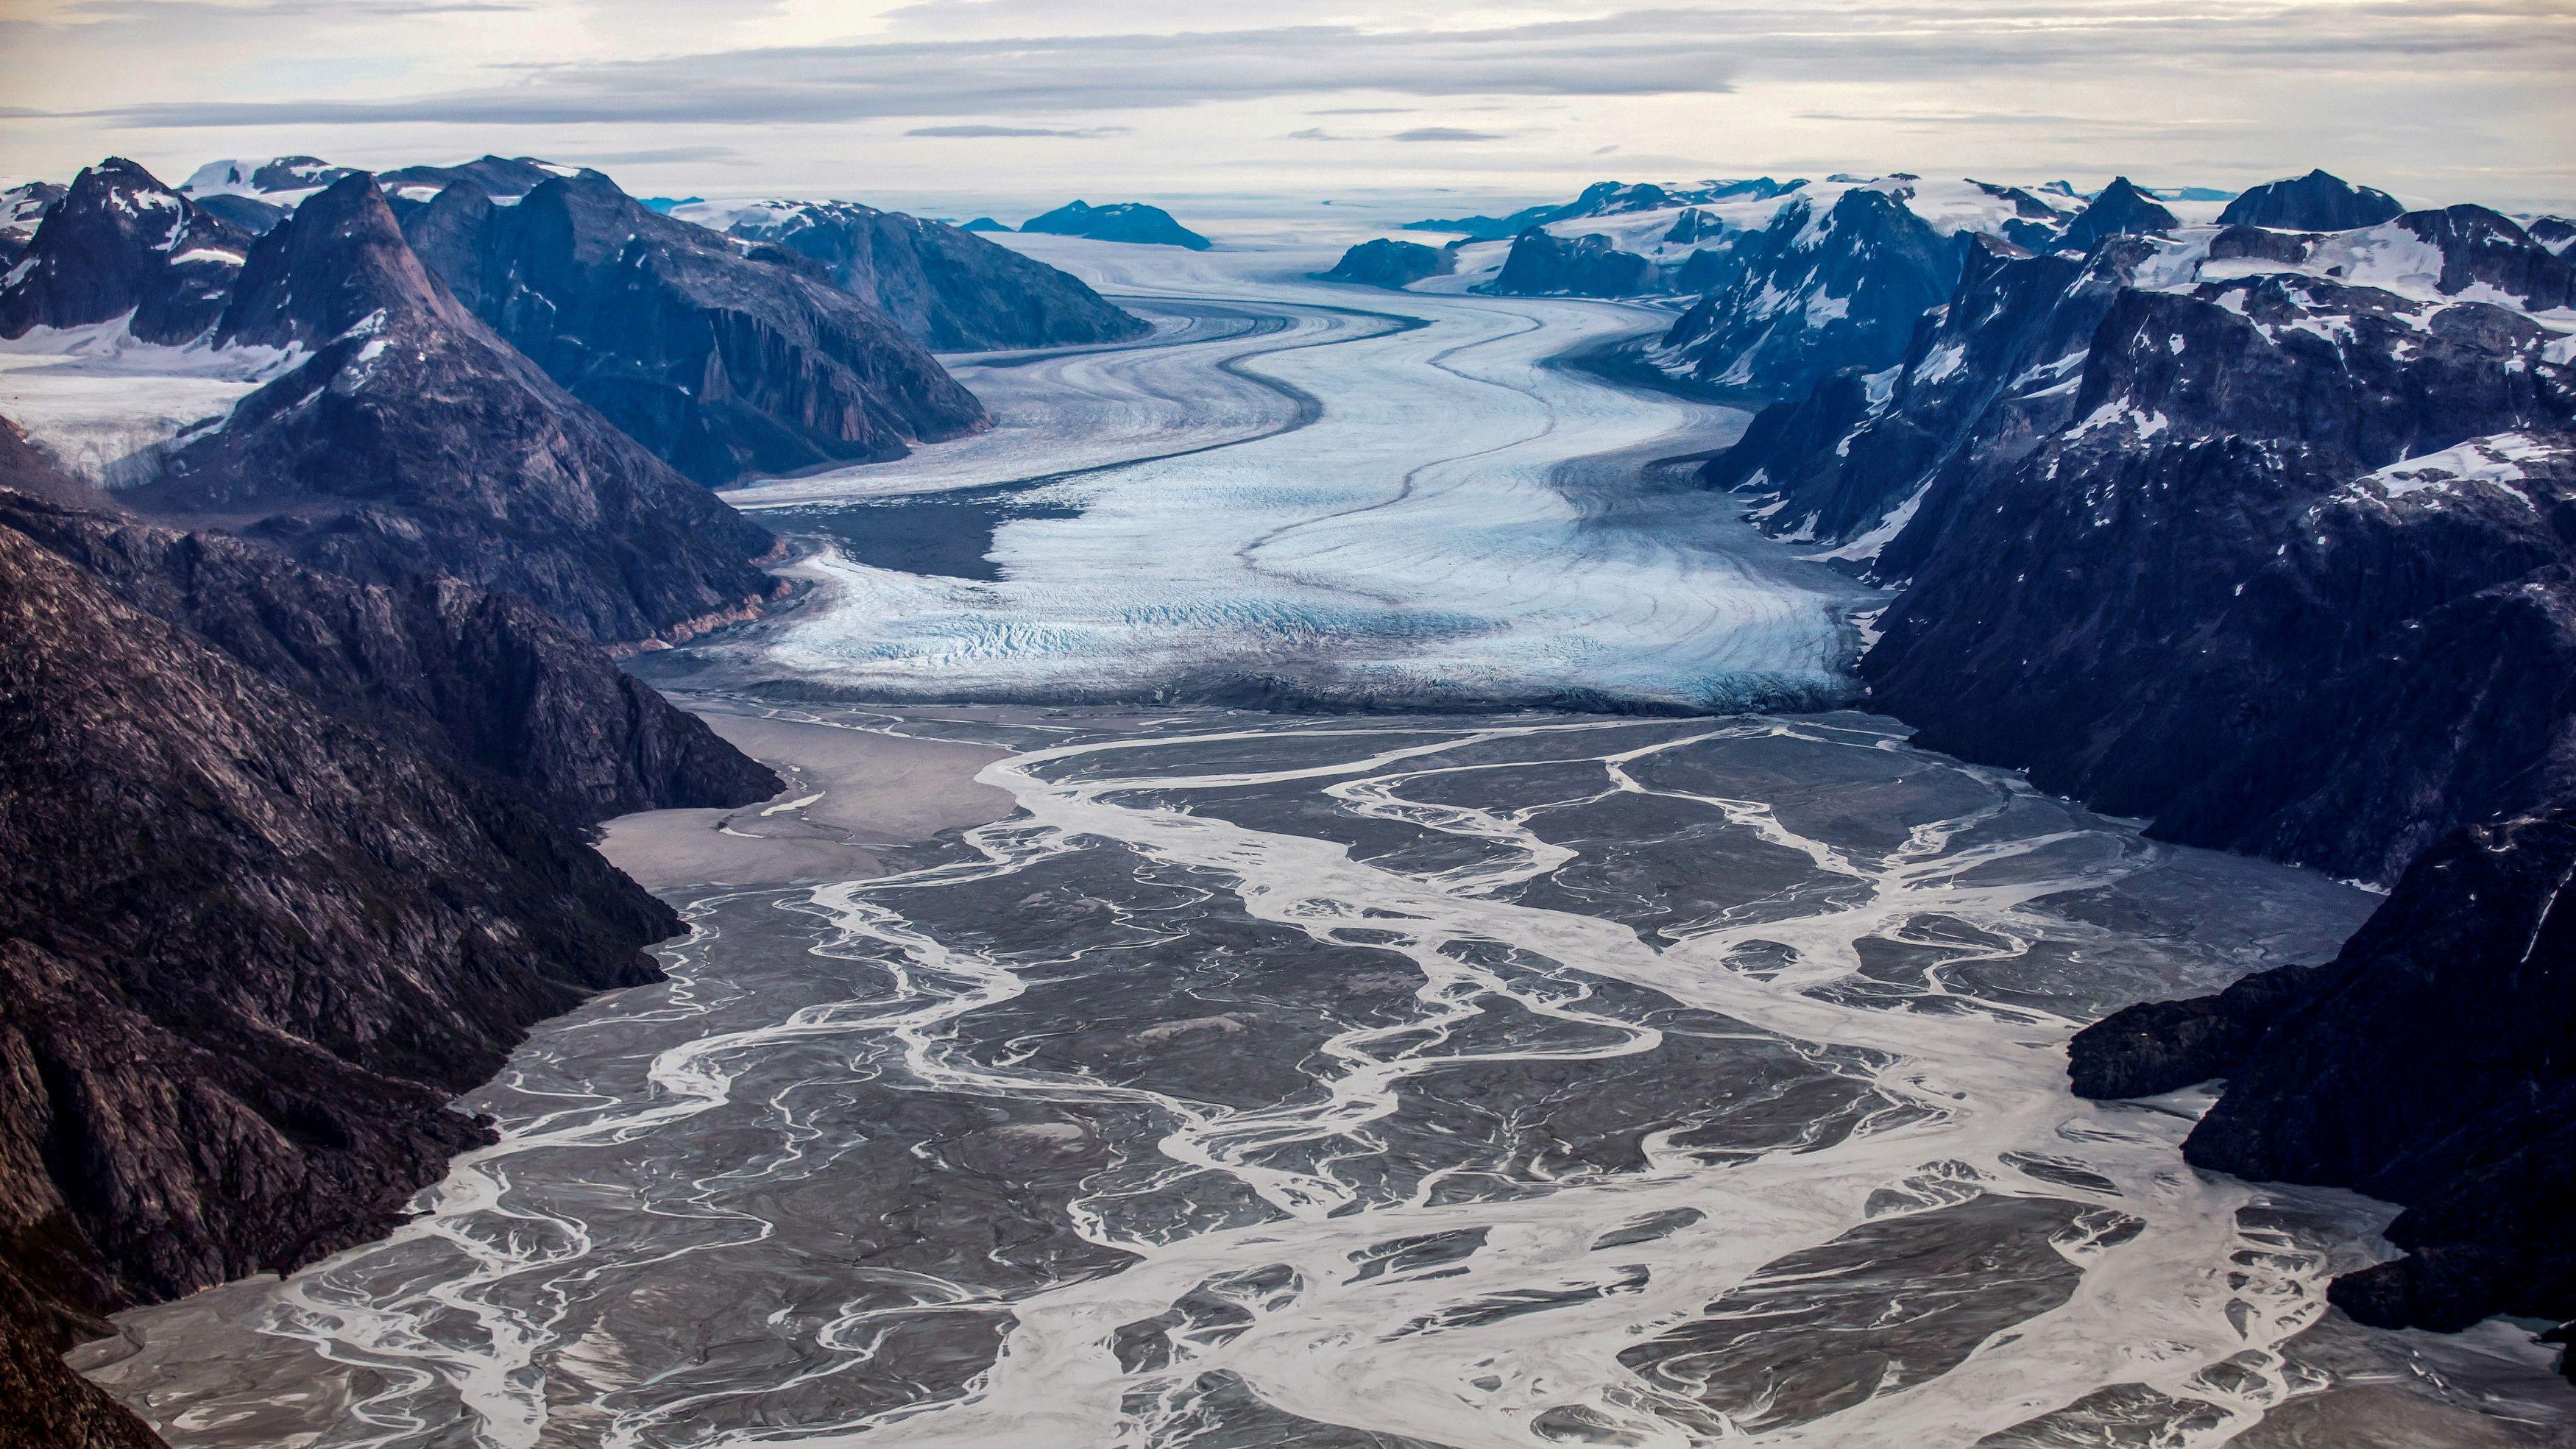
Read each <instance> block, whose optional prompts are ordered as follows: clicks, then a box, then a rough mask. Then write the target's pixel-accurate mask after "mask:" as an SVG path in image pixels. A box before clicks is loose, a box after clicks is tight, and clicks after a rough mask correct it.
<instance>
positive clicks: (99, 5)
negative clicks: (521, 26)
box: [44, 0, 536, 25]
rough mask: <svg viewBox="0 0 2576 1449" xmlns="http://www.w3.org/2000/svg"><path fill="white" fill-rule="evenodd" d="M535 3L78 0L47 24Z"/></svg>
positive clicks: (409, 13) (471, 11) (361, 15)
mask: <svg viewBox="0 0 2576 1449" xmlns="http://www.w3.org/2000/svg"><path fill="white" fill-rule="evenodd" d="M535 8H536V7H535V6H534V5H532V4H527V3H522V0H256V3H252V4H223V3H218V0H79V3H76V4H72V5H66V6H64V7H62V8H61V9H59V10H57V11H55V12H54V13H53V14H52V15H51V16H49V17H47V19H46V21H45V22H44V23H47V24H53V25H117V24H131V23H134V22H137V21H141V22H149V23H158V22H163V21H168V20H173V19H179V18H189V19H196V18H207V19H215V20H225V21H249V20H260V19H266V18H271V17H278V18H285V19H295V20H312V19H323V20H339V21H358V20H400V19H409V18H412V17H416V16H426V15H479V14H498V13H525V12H527V11H530V10H533V9H535Z"/></svg>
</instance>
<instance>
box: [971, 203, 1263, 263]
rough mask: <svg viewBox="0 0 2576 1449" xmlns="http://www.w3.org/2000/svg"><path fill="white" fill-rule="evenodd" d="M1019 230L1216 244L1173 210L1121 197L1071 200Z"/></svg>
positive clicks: (1201, 246)
mask: <svg viewBox="0 0 2576 1449" xmlns="http://www.w3.org/2000/svg"><path fill="white" fill-rule="evenodd" d="M1020 230H1022V231H1024V232H1043V233H1047V234H1050V235H1054V236H1081V237H1089V238H1091V239H1092V240H1093V241H1106V242H1134V243H1141V244H1143V245H1146V246H1167V247H1187V248H1189V249H1190V250H1191V251H1194V252H1203V251H1206V250H1207V249H1208V248H1209V247H1212V246H1214V245H1216V244H1215V243H1214V242H1211V241H1209V240H1208V239H1207V238H1206V237H1203V236H1201V235H1199V234H1198V233H1197V232H1194V231H1192V230H1190V229H1189V228H1188V227H1185V226H1183V225H1181V224H1180V223H1179V222H1177V221H1174V220H1173V219H1172V214H1171V213H1170V212H1168V211H1165V210H1163V209H1162V208H1161V207H1159V206H1147V205H1146V204H1144V203H1143V202H1141V201H1118V202H1112V203H1110V204H1109V205H1107V206H1093V205H1092V204H1091V203H1089V202H1087V201H1071V202H1067V203H1065V204H1064V205H1062V206H1059V207H1057V208H1056V209H1055V210H1053V211H1049V212H1043V213H1040V214H1039V215H1037V216H1033V217H1030V218H1029V219H1028V220H1026V221H1024V222H1021V223H1020Z"/></svg>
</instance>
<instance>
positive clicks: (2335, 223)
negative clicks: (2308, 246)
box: [2218, 171, 2406, 231]
mask: <svg viewBox="0 0 2576 1449" xmlns="http://www.w3.org/2000/svg"><path fill="white" fill-rule="evenodd" d="M2405 211H2406V208H2405V207H2403V206H2400V205H2398V204H2397V198H2395V197H2393V196H2390V195H2389V194H2388V193H2387V192H2385V191H2374V190H2372V189H2371V188H2369V187H2367V186H2355V185H2353V184H2352V183H2351V182H2349V181H2346V180H2344V179H2343V178H2342V177H2340V176H2335V175H2332V174H2330V173H2328V172H2325V171H2311V172H2309V173H2308V174H2307V175H2305V176H2300V177H2294V178H2292V179H2290V180H2287V181H2267V182H2264V183H2263V184H2262V185H2260V186H2257V187H2255V188H2254V189H2252V190H2250V191H2247V192H2245V193H2244V194H2243V195H2240V196H2238V197H2237V198H2236V199H2235V200H2234V201H2231V202H2229V203H2227V209H2226V210H2225V211H2222V212H2220V213H2219V214H2218V224H2219V225H2221V226H2261V227H2269V228H2271V229H2272V230H2274V231H2353V230H2356V229H2358V228H2361V227H2365V226H2377V225H2379V224H2380V223H2381V222H2383V221H2395V220H2396V219H2397V218H2398V217H2399V216H2401V215H2403V214H2404V213H2405Z"/></svg>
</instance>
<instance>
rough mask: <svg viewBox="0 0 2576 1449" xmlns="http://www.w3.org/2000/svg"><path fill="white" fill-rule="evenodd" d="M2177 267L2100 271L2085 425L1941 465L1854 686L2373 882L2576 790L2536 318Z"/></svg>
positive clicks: (2561, 400)
mask: <svg viewBox="0 0 2576 1449" xmlns="http://www.w3.org/2000/svg"><path fill="white" fill-rule="evenodd" d="M2199 290H2200V291H2202V292H2206V293H2207V295H2194V294H2190V293H2180V292H2150V291H2139V290H2128V291H2123V292H2121V293H2119V295H2118V296H2117V297H2116V298H2115V299H2114V301H2113V302H2112V304H2111V306H2110V307H2109V309H2108V310H2107V312H2106V313H2105V314H2104V316H2103V319H2102V321H2101V323H2100V324H2099V326H2098V328H2097V329H2096V331H2095V335H2094V345H2093V347H2092V349H2091V351H2090V354H2089V357H2088V359H2087V361H2086V362H2085V363H2084V365H2083V370H2082V373H2081V378H2080V381H2079V383H2078V385H2077V387H2076V388H2075V390H2074V397H2073V406H2072V408H2071V409H2069V410H2068V411H2069V412H2070V413H2071V414H2072V415H2073V416H2074V417H2075V418H2076V419H2078V421H2077V422H2076V424H2075V425H2074V426H2072V427H2069V428H2066V429H2064V430H2063V431H2061V432H2057V433H2055V434H2053V435H2051V436H2049V437H2047V438H2045V439H2044V440H2042V441H2041V442H2040V443H2039V444H2038V446H2036V447H2035V448H2033V449H2031V450H2030V451H2028V452H2026V453H2025V454H2023V455H2022V456H2020V457H2019V458H2017V459H2016V458H2013V457H2011V456H2010V455H2009V454H2008V453H2003V452H1998V453H1997V454H1996V455H1995V456H1994V457H1993V458H1992V460H1991V461H1990V462H1988V463H1987V464H1986V465H1984V466H1981V467H1977V468H1975V469H1973V470H1969V471H1967V472H1964V473H1958V474H1951V475H1945V476H1944V477H1942V478H1940V479H1938V480H1936V482H1935V484H1934V485H1933V491H1934V492H1935V493H1937V492H1940V491H1942V490H1945V489H1946V490H1949V491H1950V493H1951V496H1950V497H1948V498H1946V499H1944V500H1942V501H1941V503H1940V505H1939V506H1937V507H1936V506H1934V505H1933V502H1932V500H1931V497H1930V496H1929V495H1927V498H1926V502H1925V504H1924V507H1923V510H1922V511H1923V513H1924V514H1925V515H1927V516H1926V517H1924V518H1923V519H1922V520H1921V521H1920V522H1919V523H1918V524H1917V525H1914V526H1909V527H1908V528H1907V530H1906V532H1905V534H1904V535H1901V536H1900V538H1899V539H1898V540H1897V541H1896V543H1894V544H1891V545H1890V548H1889V551H1888V553H1887V554H1885V555H1882V567H1883V568H1885V569H1888V570H1890V571H1897V570H1902V571H1904V572H1907V573H1910V574H1911V575H1912V578H1913V584H1912V587H1910V588H1908V589H1907V590H1906V591H1905V592H1904V593H1903V594H1902V595H1900V596H1899V598H1898V599H1897V601H1896V602H1895V603H1894V604H1893V605H1892V606H1890V608H1889V609H1888V611H1887V614H1886V616H1885V617H1884V619H1883V620H1882V621H1881V628H1882V630H1883V631H1884V637H1883V638H1882V640H1881V642H1880V643H1879V645H1878V646H1877V647H1876V648H1875V649H1873V650H1872V651H1871V652H1870V654H1869V655H1868V656H1867V658H1865V659H1864V660H1863V662H1862V673H1863V676H1864V677H1865V678H1866V679H1867V680H1868V681H1869V683H1870V687H1871V691H1872V696H1873V698H1874V699H1876V700H1877V701H1879V702H1880V704H1881V705H1882V707H1884V708H1886V709H1888V710H1889V711H1890V712H1892V713H1895V714H1897V715H1899V716H1901V717H1903V718H1905V719H1908V720H1910V721H1913V722H1914V723H1916V724H1917V725H1918V726H1919V727H1920V728H1921V731H1922V735H1921V738H1922V740H1923V742H1924V743H1925V744H1926V745H1928V746H1930V747H1931V748H1934V749H1941V750H1947V751H1950V752H1952V753H1956V754H1961V755H1964V756H1967V757H1969V758H1973V759H1979V760H1985V761H1990V762H1995V763H2003V764H2009V765H2017V766H2023V767H2026V768H2028V769H2029V771H2030V772H2031V778H2032V780H2033V781H2034V782H2035V783H2037V784H2039V785H2040V786H2042V787H2043V788H2046V789H2050V790H2055V791H2059V792H2062V793H2066V794H2072V795H2075V796H2078V797H2079V798H2082V799H2084V800H2087V801H2089V802H2091V803H2093V804H2094V805H2096V806H2097V807H2099V808H2102V809H2105V810H2108V811H2110V812H2112V813H2115V814H2126V815H2140V816H2147V817H2151V818H2152V820H2153V822H2154V824H2153V830H2154V831H2155V833H2157V834H2159V835H2161V836H2164V837H2166V838H2168V839H2176V840H2182V841H2187V842H2191V843H2195V844H2203V845H2215V846H2220V847H2223V848H2228V849H2235V850H2246V851H2252V852H2255V853H2259V854H2263V855H2269V856H2272V857H2274V858H2277V859H2283V860H2289V861H2293V862H2296V863H2300V864H2305V865H2311V866H2315V867H2317V868H2320V869H2324V870H2328V871H2331V872H2333V873H2335V874H2338V875H2343V876H2349V877H2360V878H2364V879H2376V880H2386V879H2390V878H2392V877H2393V876H2394V875H2395V873H2396V871H2397V870H2398V868H2400V867H2401V866H2402V865H2403V864H2404V863H2405V862H2406V861H2407V860H2408V859H2410V858H2411V857H2412V856H2413V855H2414V854H2415V853H2416V852H2417V851H2418V850H2420V849H2422V848H2423V847H2424V846H2425V845H2426V844H2428V843H2429V842H2430V841H2431V840H2432V839H2433V838H2434V837H2436V836H2439V835H2441V834H2444V833H2447V832H2448V831H2450V830H2451V829H2453V828H2454V827H2456V826H2458V825H2461V824H2464V823H2468V822H2474V821H2479V820H2486V819H2491V818H2496V817H2498V816H2500V815H2509V814H2514V813H2518V812H2520V811H2524V810H2528V809H2530V808H2533V807H2534V806H2536V805H2538V804H2540V803H2542V802H2545V801H2547V800H2549V799H2551V798H2554V795H2555V792H2557V791H2559V790H2561V789H2564V788H2566V787H2567V786H2568V785H2569V784H2570V783H2576V727H2571V722H2576V388H2572V387H2571V380H2570V378H2569V376H2568V371H2567V368H2566V367H2565V365H2564V364H2553V363H2551V362H2550V361H2548V360H2547V357H2548V353H2549V348H2550V346H2551V344H2552V342H2553V341H2554V334H2551V333H2548V332H2546V331H2545V330H2543V329H2542V328H2540V327H2539V326H2537V325H2535V324H2534V323H2532V322H2530V321H2529V320H2527V319H2526V318H2524V317H2523V316H2521V315H2520V314H2518V313H2516V312H2513V311H2510V310H2508V309H2505V308H2502V307H2494V306H2489V305H2486V304H2483V303H2462V304H2456V305H2452V306H2448V307H2441V308H2430V307H2419V306H2412V305H2406V304H2402V303H2401V302H2400V299H2397V298H2395V297H2393V296H2391V295H2389V294H2387V293H2380V292H2373V291H2371V290H2369V289H2359V288H2347V287H2344V286H2342V285H2341V284H2339V283H2335V282H2331V281H2325V280H2320V279H2313V278H2304V277H2303V278H2298V279H2296V280H2288V279H2283V278H2280V277H2268V278H2261V279H2256V280H2251V281H2246V282H2230V283H2224V284H2204V286H2203V287H2202V288H2201V289H2199ZM2320 319H2332V320H2331V322H2330V323H2329V322H2323V321H2321V320H2320ZM1917 527H1919V528H1920V529H1921V532H1919V533H1918V532H1917V531H1916V528H1917Z"/></svg>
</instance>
